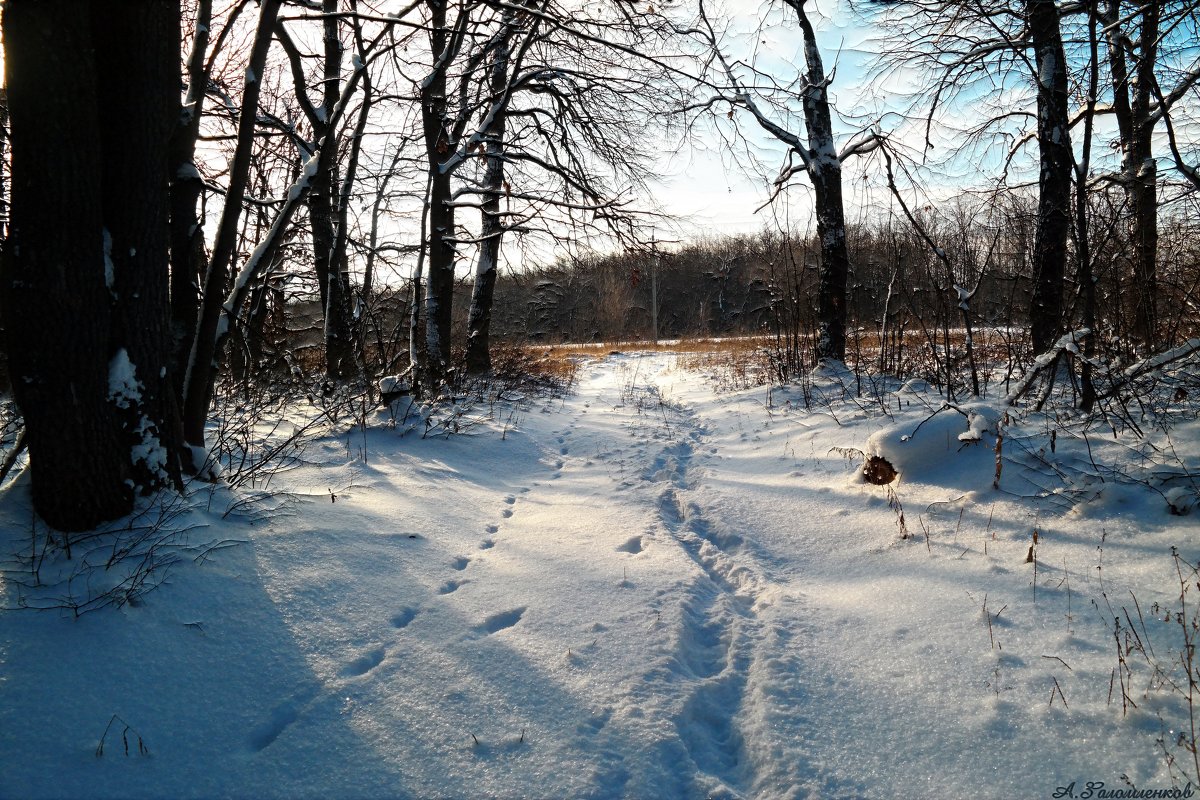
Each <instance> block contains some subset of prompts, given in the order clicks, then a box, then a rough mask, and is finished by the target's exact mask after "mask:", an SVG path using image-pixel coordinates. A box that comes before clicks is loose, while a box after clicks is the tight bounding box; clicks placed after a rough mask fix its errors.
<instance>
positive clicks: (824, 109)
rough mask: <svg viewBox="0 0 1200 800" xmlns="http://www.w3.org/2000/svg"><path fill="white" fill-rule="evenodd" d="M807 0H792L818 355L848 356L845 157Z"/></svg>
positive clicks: (820, 357)
mask: <svg viewBox="0 0 1200 800" xmlns="http://www.w3.org/2000/svg"><path fill="white" fill-rule="evenodd" d="M805 2H806V0H788V5H790V6H791V7H792V8H793V9H794V10H795V12H796V16H797V17H798V18H799V21H800V30H801V32H802V33H803V35H804V63H805V67H806V68H807V71H808V74H807V75H806V77H805V83H804V92H803V103H804V124H805V128H806V129H807V131H808V146H809V152H808V165H809V167H808V174H809V178H810V179H811V180H812V184H813V193H814V195H815V198H814V200H815V206H816V215H817V237H818V238H819V239H820V246H821V275H820V282H819V285H818V288H817V325H818V326H819V330H818V339H817V353H816V355H817V358H818V359H835V360H837V361H845V359H846V284H847V279H848V276H849V274H850V252H849V250H848V249H847V247H846V216H845V211H844V209H843V207H842V162H841V161H840V160H839V159H838V155H837V149H836V148H835V146H834V139H833V122H832V120H831V116H830V113H829V91H828V89H829V79H828V77H827V76H826V75H825V65H824V63H823V62H822V60H821V51H820V49H818V47H817V37H816V33H815V32H814V31H813V27H812V24H811V23H810V22H809V20H808V15H807V14H805V12H804V5H805Z"/></svg>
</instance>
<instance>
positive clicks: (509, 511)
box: [500, 508, 513, 519]
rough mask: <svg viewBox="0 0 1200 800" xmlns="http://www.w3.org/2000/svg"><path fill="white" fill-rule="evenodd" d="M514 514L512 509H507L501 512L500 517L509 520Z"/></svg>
mask: <svg viewBox="0 0 1200 800" xmlns="http://www.w3.org/2000/svg"><path fill="white" fill-rule="evenodd" d="M512 512H513V510H512V509H511V508H506V509H504V510H503V511H501V512H500V516H502V517H504V518H505V519H508V518H509V517H511V516H512Z"/></svg>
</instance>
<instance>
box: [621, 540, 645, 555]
mask: <svg viewBox="0 0 1200 800" xmlns="http://www.w3.org/2000/svg"><path fill="white" fill-rule="evenodd" d="M617 551H618V552H621V553H629V554H630V555H637V554H638V553H640V552H642V537H640V536H634V537H633V538H631V539H630V540H629V541H627V542H625V544H623V545H620V546H619V547H617Z"/></svg>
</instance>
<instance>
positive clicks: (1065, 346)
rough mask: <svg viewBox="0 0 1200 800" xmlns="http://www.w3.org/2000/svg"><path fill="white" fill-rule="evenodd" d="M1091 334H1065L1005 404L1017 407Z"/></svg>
mask: <svg viewBox="0 0 1200 800" xmlns="http://www.w3.org/2000/svg"><path fill="white" fill-rule="evenodd" d="M1091 333H1092V332H1091V330H1090V329H1089V328H1080V329H1079V330H1076V331H1071V332H1070V333H1066V334H1063V335H1062V336H1061V337H1059V339H1058V341H1057V342H1055V343H1054V345H1053V346H1052V347H1051V348H1050V349H1049V350H1047V351H1046V352H1044V353H1042V354H1041V355H1039V356H1038V357H1037V358H1035V359H1034V360H1033V367H1032V368H1031V369H1030V370H1029V371H1028V372H1026V373H1025V374H1024V375H1023V376H1021V380H1019V381H1017V385H1016V386H1014V387H1013V390H1012V391H1011V392H1009V393H1008V396H1007V397H1005V398H1004V402H1005V404H1006V405H1010V406H1011V405H1015V404H1016V402H1017V401H1018V400H1020V399H1021V396H1022V395H1024V394H1025V393H1026V392H1028V391H1029V387H1030V386H1032V385H1033V382H1034V381H1035V380H1036V379H1037V376H1038V375H1040V374H1041V373H1042V372H1044V371H1045V370H1046V369H1048V368H1050V367H1052V366H1053V365H1055V364H1057V363H1058V359H1059V358H1061V357H1062V355H1063V353H1069V354H1072V355H1078V353H1079V340H1080V339H1083V338H1084V337H1085V336H1090V335H1091ZM1198 346H1200V344H1198Z"/></svg>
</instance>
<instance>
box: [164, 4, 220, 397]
mask: <svg viewBox="0 0 1200 800" xmlns="http://www.w3.org/2000/svg"><path fill="white" fill-rule="evenodd" d="M211 27H212V0H200V3H199V4H198V6H197V10H196V30H195V39H194V41H193V42H192V51H191V53H190V54H189V57H188V65H187V102H186V103H185V105H184V107H183V108H182V109H181V110H180V111H181V113H180V114H179V116H178V118H177V122H176V126H175V131H174V135H173V137H172V139H171V168H172V183H171V333H172V336H173V340H174V341H173V346H174V359H175V365H174V367H175V369H174V374H175V396H176V399H177V402H178V403H179V404H180V405H182V404H183V382H184V379H185V376H186V375H187V369H188V357H189V356H190V355H191V350H192V340H193V338H194V337H195V335H196V318H197V315H198V314H199V312H200V281H201V280H202V279H203V277H204V270H205V268H206V266H207V263H206V260H205V253H204V227H203V222H202V220H201V219H200V199H201V196H202V194H203V192H204V181H203V180H202V179H201V177H200V172H199V171H198V170H197V169H196V141H197V140H198V139H199V136H200V116H201V114H202V113H203V111H204V98H205V92H206V91H207V88H208V86H207V84H208V79H209V78H208V71H207V69H206V68H205V55H206V53H207V51H208V41H209V29H210V28H211Z"/></svg>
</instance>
